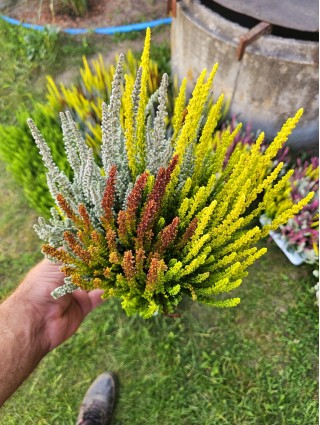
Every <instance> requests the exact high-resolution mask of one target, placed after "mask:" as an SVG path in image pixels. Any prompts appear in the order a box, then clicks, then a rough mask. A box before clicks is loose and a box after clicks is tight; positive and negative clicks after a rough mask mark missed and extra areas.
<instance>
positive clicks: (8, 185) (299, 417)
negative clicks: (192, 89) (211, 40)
mask: <svg viewBox="0 0 320 425" xmlns="http://www.w3.org/2000/svg"><path fill="white" fill-rule="evenodd" d="M17 31H18V30H17V29H15V31H13V30H11V29H10V28H8V27H7V26H6V25H4V24H3V23H1V22H0V44H1V46H2V49H1V50H0V56H1V67H0V81H2V82H4V85H3V87H1V93H0V121H1V122H2V123H3V122H6V123H14V120H15V118H14V117H13V115H12V111H14V110H15V109H16V108H17V106H18V105H21V104H26V105H28V103H29V102H30V97H29V95H30V94H32V96H33V97H37V98H39V99H41V98H42V97H43V93H44V81H45V79H44V76H45V74H47V73H50V74H52V75H57V74H58V73H59V72H61V71H62V70H63V69H64V68H65V67H67V66H68V67H72V66H75V67H76V68H77V69H78V67H79V65H80V63H81V54H82V53H83V52H85V53H87V52H88V49H89V50H90V52H92V51H93V50H94V49H93V45H94V39H92V40H91V39H87V40H85V42H82V41H72V40H70V39H68V40H67V41H63V40H62V39H61V38H60V36H58V37H57V39H56V41H55V43H54V48H50V49H48V50H47V51H46V53H45V54H44V55H43V57H42V59H39V58H38V59H33V60H32V61H31V62H30V61H29V60H28V56H27V53H26V52H27V50H26V48H25V47H23V45H20V41H19V40H21V38H20V37H24V36H25V34H24V32H23V31H22V32H21V34H20V33H19V32H18V36H17ZM35 37H36V36H35ZM141 40H143V35H142V36H141ZM117 41H118V40H113V41H112V42H114V43H115V42H117ZM96 46H97V47H95V49H99V48H100V46H99V43H98V44H96ZM109 46H110V44H109ZM53 52H55V53H53ZM52 55H54V58H55V59H54V60H53V58H52ZM0 200H1V202H0V277H1V280H0V282H1V283H0V297H1V299H4V298H5V297H6V296H7V295H8V293H10V291H11V290H12V289H13V288H14V287H15V286H16V285H17V283H18V282H19V280H20V279H21V277H22V276H23V275H24V273H26V272H27V270H29V269H30V268H31V266H32V265H33V264H35V263H36V262H37V261H38V260H39V259H40V258H41V254H40V244H39V242H38V240H37V237H36V235H35V234H34V232H33V229H32V225H33V224H34V223H35V221H36V215H35V213H34V212H33V211H32V210H30V209H29V207H28V206H27V204H26V201H25V198H24V196H23V194H22V192H21V190H20V188H19V187H18V185H17V184H16V183H15V182H14V181H13V180H12V178H11V177H10V176H9V175H8V174H7V172H6V171H5V167H4V166H3V164H1V163H0ZM264 244H267V246H268V248H269V252H268V253H267V254H266V255H265V256H264V257H263V258H262V259H261V260H260V261H259V262H258V264H256V265H254V266H252V267H251V270H250V273H249V277H248V278H247V279H246V280H245V282H244V284H243V285H242V286H241V287H240V288H239V289H238V290H237V294H238V295H239V296H240V297H241V298H242V303H241V304H240V306H239V307H237V308H235V309H229V310H227V309H223V310H219V309H212V308H210V307H205V306H203V305H201V306H200V305H197V304H186V305H185V308H186V312H185V313H184V314H183V316H182V318H181V319H177V320H173V319H169V318H163V317H158V316H156V317H154V318H152V319H150V320H148V321H143V320H142V319H140V318H138V317H133V318H130V319H128V318H127V317H126V316H125V314H124V312H123V311H122V309H121V307H120V305H119V304H118V302H116V301H114V300H110V301H107V302H105V304H104V305H103V306H101V307H100V308H98V309H97V310H96V311H94V312H93V313H92V314H91V315H90V316H89V317H88V318H87V319H86V320H85V322H84V323H83V324H82V326H81V327H80V329H79V331H78V332H77V333H76V335H75V336H74V337H72V338H71V339H70V340H68V341H67V342H66V343H65V344H63V345H62V346H61V347H59V348H58V349H56V350H55V351H54V352H52V353H50V354H49V355H48V356H47V357H46V358H45V359H44V360H43V362H42V363H41V364H40V366H39V368H38V369H37V370H36V371H35V372H34V373H33V374H32V375H31V376H30V378H29V379H28V380H27V381H26V383H25V384H24V385H23V386H22V387H21V388H20V389H19V391H18V392H17V393H16V394H15V395H14V396H13V397H12V399H11V400H9V401H8V402H7V404H6V405H5V407H4V408H3V409H2V410H1V411H0V423H1V424H2V423H3V424H7V425H16V424H21V425H29V424H38V425H44V424H50V425H52V424H59V425H61V424H62V425H68V424H70V425H71V424H73V423H74V421H75V417H76V415H77V408H78V406H79V404H80V402H81V399H82V397H83V394H84V392H85V391H86V389H87V387H88V385H89V384H90V382H91V381H92V380H93V379H94V378H95V377H96V375H97V374H99V373H100V372H102V371H104V370H114V371H116V372H117V373H118V375H119V379H120V384H121V387H120V399H119V401H118V404H117V407H116V412H115V421H114V424H115V425H120V424H129V423H130V424H139V425H141V424H150V425H152V424H157V425H169V424H179V425H180V424H182V425H184V424H185V425H193V424H197V425H199V424H204V425H209V424H210V425H224V424H231V425H233V424H234V425H238V424H241V425H249V424H250V425H251V424H255V425H258V424H259V425H260V424H261V425H265V424H268V425H282V424H286V425H291V424H292V425H306V424H311V425H313V424H317V423H318V413H317V380H316V377H317V308H316V306H315V298H314V294H311V293H310V288H311V286H312V284H311V282H310V279H311V278H312V277H311V274H310V270H309V268H308V267H307V266H301V267H298V268H297V267H294V266H292V265H291V264H290V263H288V261H287V259H286V258H285V257H284V256H283V254H282V253H281V252H280V251H279V250H278V248H277V247H275V246H274V245H273V244H269V243H268V242H267V241H264ZM237 294H236V295H237Z"/></svg>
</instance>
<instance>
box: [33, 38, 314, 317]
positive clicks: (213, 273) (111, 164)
mask: <svg viewBox="0 0 320 425" xmlns="http://www.w3.org/2000/svg"><path fill="white" fill-rule="evenodd" d="M150 37H151V34H150V30H148V31H147V35H146V41H145V48H144V52H143V55H142V61H141V67H140V68H139V69H138V71H137V75H136V78H135V79H134V78H133V77H132V76H130V75H125V76H123V56H122V55H120V57H119V61H118V65H117V68H116V71H115V75H114V79H113V83H112V93H111V97H110V102H109V104H108V105H107V104H103V106H102V149H101V161H102V167H101V168H100V167H99V166H98V165H97V163H96V162H95V160H94V155H93V151H92V149H91V148H89V147H88V146H87V145H86V143H85V141H84V139H83V137H82V136H81V134H80V132H79V130H78V128H77V126H76V124H75V122H74V121H73V119H72V117H71V115H70V114H69V113H68V112H67V113H61V122H62V130H63V139H64V144H65V149H66V155H67V158H68V161H69V163H70V166H71V168H72V170H73V179H72V180H69V179H68V178H67V176H66V175H65V173H64V172H63V171H60V170H59V168H58V167H57V166H56V165H55V163H54V161H53V159H52V156H51V152H50V149H49V148H48V145H47V144H46V142H45V141H44V139H43V138H42V136H41V134H40V132H39V131H38V129H37V127H36V126H35V124H34V122H33V121H32V120H29V126H30V129H31V131H32V134H33V137H34V139H35V141H36V144H37V145H38V147H39V150H40V153H41V155H42V158H43V160H44V163H45V165H46V167H47V169H48V171H47V182H48V187H49V189H50V192H51V194H52V196H53V198H54V200H55V202H56V207H55V208H52V209H51V219H50V220H49V221H48V222H47V221H45V220H44V219H42V218H40V219H39V224H38V225H37V226H36V231H37V233H38V235H39V236H40V238H41V239H42V240H44V241H45V244H44V245H43V248H42V250H43V253H44V254H45V255H46V256H47V257H48V258H49V259H50V260H52V261H58V262H61V263H62V266H61V270H62V271H63V272H64V273H65V275H66V278H65V284H64V285H63V286H61V287H59V288H57V289H56V290H54V291H53V293H52V295H53V296H54V297H59V296H63V295H64V294H66V293H68V292H71V291H74V290H78V289H79V288H80V289H83V290H91V289H93V288H101V289H103V290H104V297H106V298H108V297H113V296H116V297H119V298H120V299H121V301H122V307H123V308H124V309H125V311H126V312H127V314H128V315H130V314H135V313H138V314H140V315H141V316H142V317H144V318H148V317H150V316H152V315H153V314H154V313H155V312H159V313H161V314H166V315H174V314H175V313H176V308H177V306H178V305H179V303H180V301H181V300H182V297H183V296H185V295H186V296H189V297H191V298H192V300H194V301H198V302H201V303H204V304H208V305H212V306H216V307H233V306H236V305H237V304H239V302H240V299H239V298H238V297H232V298H225V297H222V298H221V297H220V294H223V293H228V292H230V291H231V290H233V289H235V288H237V287H238V286H239V285H240V284H241V283H242V279H243V278H244V277H245V276H246V275H247V274H248V271H247V269H248V267H249V266H250V265H251V264H252V263H253V262H255V261H256V260H257V259H258V258H260V257H261V256H262V255H263V254H264V253H265V252H266V248H262V249H258V248H257V247H256V246H255V245H256V242H257V241H258V240H259V239H261V238H263V237H264V236H266V235H267V234H268V233H269V232H270V231H272V230H275V229H277V228H278V227H279V226H280V225H282V224H285V223H286V222H287V221H288V219H290V218H292V217H293V216H294V215H295V214H296V213H298V212H299V211H300V210H301V209H302V208H303V207H304V206H305V205H307V204H308V203H309V202H310V200H311V199H312V197H313V193H312V192H311V193H309V194H307V195H306V196H305V197H304V198H303V199H301V200H299V201H298V202H297V203H296V204H290V206H288V207H287V208H285V209H284V210H283V211H282V212H281V213H280V214H278V215H277V217H276V218H274V220H272V221H271V222H270V223H268V224H266V225H264V226H262V227H259V226H255V227H250V226H249V225H250V224H251V223H252V221H253V220H254V219H255V218H256V217H259V215H260V214H261V213H262V212H263V211H264V209H265V208H266V205H268V202H269V200H270V199H273V198H274V197H276V196H277V194H278V193H279V192H281V191H282V189H283V188H284V187H286V185H287V182H288V180H289V179H290V177H291V175H292V172H291V171H289V172H287V173H285V174H284V175H283V176H282V177H281V179H280V180H279V181H278V182H277V183H276V184H273V182H275V181H276V179H277V177H278V175H279V173H280V172H281V170H282V168H283V163H279V164H278V165H277V167H276V168H275V169H274V170H272V171H271V172H270V173H269V174H268V175H267V176H266V177H264V178H263V179H261V177H260V170H261V169H264V168H265V167H266V165H267V164H269V163H270V161H272V159H273V158H274V157H275V156H276V154H277V152H278V151H279V149H281V147H282V146H283V144H284V142H285V141H286V139H287V137H288V136H289V134H290V133H291V131H292V130H293V128H294V127H295V126H296V124H297V122H298V120H299V118H300V116H301V114H302V110H299V111H298V112H297V114H296V116H295V117H293V118H290V119H288V120H287V122H286V123H285V124H284V125H283V127H282V129H281V131H280V132H279V134H278V135H277V137H276V138H275V139H274V141H273V142H272V143H271V144H270V146H269V147H268V148H267V149H266V150H265V151H264V152H261V151H260V148H261V144H262V142H263V139H264V135H263V133H261V134H260V135H259V137H258V139H257V140H256V142H255V143H254V144H253V145H252V147H251V149H250V151H249V152H248V151H246V150H241V149H237V148H236V149H234V151H233V153H232V154H231V155H230V158H229V160H228V164H227V165H226V166H225V165H224V160H225V155H226V154H227V152H228V149H229V147H230V146H231V145H232V143H233V141H234V138H235V137H236V135H237V133H238V131H239V130H240V127H241V125H238V126H237V128H236V129H235V130H234V131H232V132H230V131H228V130H227V131H225V132H224V133H223V137H222V139H221V140H220V142H219V143H218V144H217V145H216V146H215V148H214V149H213V148H212V146H213V144H212V143H213V142H212V140H213V138H214V130H215V128H216V125H217V122H218V120H219V117H220V114H221V106H222V102H223V96H220V97H219V99H218V100H217V102H216V103H214V104H212V106H211V108H210V110H209V112H208V113H206V114H205V115H204V113H205V111H206V106H207V105H208V101H209V98H210V92H211V87H212V82H213V78H214V75H215V73H216V70H217V66H214V68H213V69H212V71H211V72H210V73H209V75H208V78H207V79H206V71H203V72H202V73H201V75H200V76H199V79H198V81H197V83H196V85H195V88H194V90H193V94H192V98H191V99H190V101H189V103H188V105H186V104H185V103H186V80H184V81H183V82H182V84H181V87H180V91H179V95H178V98H177V100H176V102H175V107H174V114H173V119H172V127H173V133H172V135H171V136H168V135H167V133H166V119H167V111H166V102H167V87H168V77H167V75H166V74H165V75H163V77H162V80H161V83H160V87H159V88H158V89H157V90H156V92H155V93H153V94H152V95H151V96H148V95H147V81H148V72H149V71H148V63H149V49H150ZM121 104H122V107H123V117H124V119H123V120H122V119H121ZM155 104H156V105H157V107H156V113H155V114H153V113H152V111H153V110H154V105H155ZM266 189H268V190H267V192H266V194H265V197H264V200H263V201H261V202H260V203H259V204H258V205H257V206H256V207H255V208H251V209H250V210H249V207H250V206H252V204H253V202H254V201H255V200H256V198H257V196H258V195H260V194H261V193H263V192H265V191H266ZM61 247H63V248H64V249H61Z"/></svg>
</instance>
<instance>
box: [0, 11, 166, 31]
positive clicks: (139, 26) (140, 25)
mask: <svg viewBox="0 0 320 425" xmlns="http://www.w3.org/2000/svg"><path fill="white" fill-rule="evenodd" d="M0 17H1V18H2V19H3V20H4V21H6V22H8V23H9V24H11V25H21V26H22V27H24V28H31V29H33V30H36V31H43V30H44V28H45V27H44V26H43V25H35V24H28V23H24V22H20V21H18V20H17V19H13V18H9V16H5V15H0ZM171 22H172V18H162V19H157V20H155V21H150V22H140V23H136V24H129V25H119V26H117V27H107V28H95V29H92V30H90V29H88V28H64V29H62V30H61V31H63V32H65V33H67V34H72V35H78V34H86V33H87V32H91V33H95V34H103V35H113V34H117V33H125V32H131V31H142V30H145V29H147V28H148V27H149V28H154V27H157V26H159V25H166V24H171Z"/></svg>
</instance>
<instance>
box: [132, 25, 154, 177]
mask: <svg viewBox="0 0 320 425" xmlns="http://www.w3.org/2000/svg"><path fill="white" fill-rule="evenodd" d="M150 44H151V30H150V28H148V29H147V32H146V38H145V42H144V48H143V52H142V56H141V64H140V66H141V68H142V76H141V90H140V96H139V106H138V111H137V123H136V156H137V157H138V163H139V165H138V171H139V173H142V172H143V171H144V169H145V149H146V145H145V119H144V114H145V108H146V105H147V102H148V96H147V83H148V78H149V58H150ZM134 177H136V175H134Z"/></svg>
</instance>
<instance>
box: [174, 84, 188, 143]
mask: <svg viewBox="0 0 320 425" xmlns="http://www.w3.org/2000/svg"><path fill="white" fill-rule="evenodd" d="M186 87H187V79H186V78H184V79H183V80H182V83H181V86H180V90H179V94H178V97H177V99H176V101H175V104H174V113H173V117H172V127H173V136H172V139H171V142H172V143H174V141H175V140H176V139H177V136H178V134H179V131H180V129H181V127H182V124H183V120H184V112H185V113H186V114H187V110H186V111H185V104H186V97H187V96H186Z"/></svg>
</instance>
